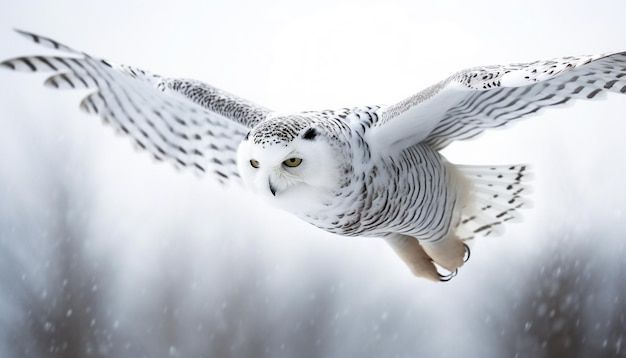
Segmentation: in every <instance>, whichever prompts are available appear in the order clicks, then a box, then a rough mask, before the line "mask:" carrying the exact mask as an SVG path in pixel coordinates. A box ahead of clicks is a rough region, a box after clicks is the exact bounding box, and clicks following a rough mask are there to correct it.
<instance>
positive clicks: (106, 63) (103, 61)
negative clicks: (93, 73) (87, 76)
mask: <svg viewBox="0 0 626 358" xmlns="http://www.w3.org/2000/svg"><path fill="white" fill-rule="evenodd" d="M100 62H102V64H103V65H105V66H108V67H111V68H113V66H111V64H110V63H108V62H106V61H105V60H100Z"/></svg>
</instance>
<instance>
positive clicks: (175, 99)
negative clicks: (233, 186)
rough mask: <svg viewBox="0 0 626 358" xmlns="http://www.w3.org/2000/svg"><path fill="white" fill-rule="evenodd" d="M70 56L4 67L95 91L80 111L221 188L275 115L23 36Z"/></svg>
mask: <svg viewBox="0 0 626 358" xmlns="http://www.w3.org/2000/svg"><path fill="white" fill-rule="evenodd" d="M18 32H19V33H20V34H22V35H24V36H25V37H27V38H29V39H30V40H32V41H34V42H36V43H38V44H41V45H43V46H45V47H49V48H53V49H56V50H59V51H61V52H63V53H64V54H63V56H28V57H19V58H14V59H10V60H6V61H4V62H2V63H0V65H1V66H4V67H6V68H9V69H11V70H16V71H26V72H52V75H51V76H50V77H49V78H48V79H47V80H46V82H45V85H46V86H48V87H52V88H56V89H91V90H93V92H91V93H90V94H89V95H87V96H86V97H85V98H84V99H83V100H82V102H81V104H80V108H81V109H83V110H85V111H87V112H88V113H93V114H98V115H100V116H101V117H102V118H103V119H104V120H105V122H108V123H110V124H112V125H113V126H114V127H116V128H117V129H119V130H120V131H122V132H123V133H125V134H128V135H129V136H131V137H132V138H134V140H135V142H136V143H137V145H138V146H139V147H141V148H143V149H146V150H148V151H149V152H150V153H152V154H153V155H154V157H155V158H157V159H159V160H168V161H170V162H172V163H174V164H176V165H177V166H182V167H190V168H195V169H196V170H198V171H200V172H210V173H212V174H214V175H216V176H217V178H218V180H220V181H221V182H223V181H225V180H227V179H230V178H233V177H235V178H238V177H239V174H238V172H237V165H236V151H237V146H238V145H239V142H241V140H242V139H243V138H244V137H245V135H246V134H247V133H248V131H249V128H251V127H253V126H254V125H255V124H256V123H258V122H259V121H261V120H263V119H264V118H265V117H266V116H267V115H268V114H269V112H270V111H269V110H268V109H265V108H263V107H260V106H257V105H254V104H252V103H250V102H248V101H246V100H243V99H241V98H238V97H236V96H233V95H231V94H229V93H226V92H224V91H221V90H219V89H217V88H214V87H211V86H209V85H206V84H203V83H201V82H198V81H193V80H180V79H168V78H162V77H161V76H158V75H155V74H151V73H148V72H146V71H143V70H140V69H137V68H133V67H129V66H124V65H115V64H113V63H111V62H109V61H106V60H103V59H98V58H94V57H91V56H89V55H87V54H85V53H81V52H78V51H76V50H73V49H71V48H69V47H67V46H65V45H62V44H60V43H58V42H56V41H54V40H51V39H49V38H46V37H43V36H38V35H35V34H32V33H28V32H23V31H18Z"/></svg>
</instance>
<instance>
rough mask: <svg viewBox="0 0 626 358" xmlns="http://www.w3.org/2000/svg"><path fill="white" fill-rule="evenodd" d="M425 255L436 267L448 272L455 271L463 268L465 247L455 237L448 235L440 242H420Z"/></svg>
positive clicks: (465, 253) (465, 254)
mask: <svg viewBox="0 0 626 358" xmlns="http://www.w3.org/2000/svg"><path fill="white" fill-rule="evenodd" d="M421 244H422V247H423V248H424V251H425V253H426V254H427V255H428V256H430V257H431V258H432V259H433V261H435V263H437V265H439V266H441V267H443V268H445V269H446V270H448V271H455V270H456V269H458V268H459V267H461V266H463V263H464V262H465V257H466V256H467V253H468V252H467V249H466V245H465V244H463V241H461V240H460V239H459V238H458V237H457V236H456V235H454V234H452V235H448V236H447V237H445V238H444V239H442V240H439V241H435V242H422V243H421Z"/></svg>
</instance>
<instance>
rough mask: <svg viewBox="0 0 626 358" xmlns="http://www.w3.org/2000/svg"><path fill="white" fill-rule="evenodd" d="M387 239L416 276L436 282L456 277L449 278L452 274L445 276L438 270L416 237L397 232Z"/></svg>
mask: <svg viewBox="0 0 626 358" xmlns="http://www.w3.org/2000/svg"><path fill="white" fill-rule="evenodd" d="M386 240H387V243H388V244H389V246H391V248H393V251H395V253H396V254H397V255H398V256H399V257H400V258H401V259H402V261H404V263H405V264H406V265H407V266H408V267H409V269H410V270H411V273H413V275H415V276H416V277H422V278H425V279H428V280H430V281H434V282H440V281H448V280H449V279H450V278H452V277H454V276H452V277H449V278H447V277H448V276H450V275H447V276H444V275H441V274H440V273H439V272H437V268H436V267H435V265H434V264H433V262H432V259H431V258H430V257H429V256H428V255H427V254H426V252H424V249H423V248H422V245H420V243H419V241H417V239H416V238H414V237H411V236H405V235H399V234H397V235H393V236H389V237H387V238H386ZM444 278H446V279H444Z"/></svg>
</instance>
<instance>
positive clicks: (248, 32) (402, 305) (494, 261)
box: [0, 0, 626, 358]
mask: <svg viewBox="0 0 626 358" xmlns="http://www.w3.org/2000/svg"><path fill="white" fill-rule="evenodd" d="M624 14H626V2H624V1H621V0H614V1H608V0H607V1H595V2H593V3H591V2H588V1H582V0H580V1H579V0H575V1H571V0H570V1H551V2H549V3H548V2H543V1H538V0H533V1H525V2H521V1H511V2H508V3H507V2H488V1H473V2H464V1H438V2H434V1H433V2H428V3H426V2H421V1H420V2H418V1H385V2H382V1H381V2H372V1H342V2H335V1H326V0H321V1H314V2H313V1H311V2H308V3H295V2H291V1H275V2H272V3H262V2H256V1H228V2H227V1H221V2H217V1H210V2H207V1H200V0H198V1H180V2H177V3H176V4H174V3H172V2H169V1H135V2H125V1H119V0H115V1H107V2H78V1H67V0H57V1H54V2H51V1H30V0H29V1H21V2H9V1H8V0H3V3H2V11H1V12H0V58H2V59H5V58H9V57H15V56H20V55H25V54H39V53H49V51H47V50H46V49H42V48H39V47H36V46H35V45H34V44H31V43H29V42H28V41H26V40H24V39H22V38H21V37H19V36H17V35H16V34H14V33H13V32H12V31H11V28H13V27H16V28H22V29H25V30H29V31H33V32H36V33H40V34H42V35H47V36H50V37H52V38H54V39H57V40H59V41H61V42H63V43H66V44H68V45H69V46H71V47H74V48H77V49H80V50H83V51H85V52H88V53H90V54H93V55H95V56H101V57H104V58H108V59H111V60H113V61H115V62H118V63H125V64H129V65H135V66H138V67H141V68H145V69H147V70H150V71H153V72H156V73H159V74H162V75H164V76H176V77H190V78H196V79H199V80H203V81H205V82H207V83H210V84H212V85H215V86H217V87H220V88H222V89H225V90H227V91H230V92H233V93H236V94H238V95H240V96H242V97H245V98H248V99H250V100H253V101H255V102H257V103H260V104H263V105H265V106H267V107H269V108H272V109H276V110H281V111H299V110H315V109H325V108H339V107H346V106H358V105H368V104H392V103H394V102H396V101H399V100H401V99H403V98H405V97H407V96H409V95H411V94H413V93H415V92H417V91H419V90H420V89H422V88H424V87H426V86H428V85H430V84H432V83H434V82H436V81H439V80H441V79H443V78H445V77H447V76H448V75H450V74H451V73H453V72H455V71H457V70H460V69H463V68H466V67H471V66H477V65H488V64H506V63H511V62H521V61H532V60H537V59H548V58H552V57H558V56H566V55H578V54H587V53H603V52H610V51H620V50H621V51H623V50H626V30H625V29H624ZM44 78H45V75H44V76H33V75H24V74H20V73H12V72H9V71H0V357H69V358H72V357H294V356H297V357H320V356H327V357H349V356H361V357H415V356H426V357H458V356H466V357H553V356H567V357H589V356H594V357H600V356H606V357H619V356H622V357H624V356H626V318H625V316H626V260H625V255H626V237H625V236H626V235H625V233H626V222H625V213H624V211H625V210H626V187H625V185H624V183H625V182H626V160H625V157H624V153H625V150H626V141H625V140H624V132H625V129H626V122H625V120H626V118H625V117H626V96H621V97H620V96H618V95H609V96H608V97H607V99H606V100H603V101H595V102H586V101H579V102H576V103H575V104H573V105H571V106H569V107H567V108H563V109H557V110H547V111H544V112H542V115H541V116H538V117H533V118H532V119H529V120H526V121H521V122H519V123H518V124H516V125H514V126H512V127H509V128H508V129H506V130H492V131H489V132H487V133H486V134H485V135H482V136H480V137H479V138H478V139H476V140H472V141H467V142H458V143H454V144H453V145H451V146H450V147H449V148H446V149H445V151H444V154H445V155H446V157H447V158H448V159H449V160H450V161H452V162H455V163H464V164H509V163H532V165H533V167H534V172H535V180H534V183H533V187H534V193H533V195H532V201H533V202H534V206H533V208H532V209H530V210H525V211H523V215H524V221H523V222H522V223H520V224H513V225H509V226H507V231H506V234H505V235H504V236H502V237H498V238H485V239H480V240H476V241H475V242H474V243H473V244H472V245H473V246H472V258H471V260H470V261H469V263H468V264H467V265H466V266H464V267H463V268H462V269H461V270H460V272H459V275H458V276H457V277H456V278H455V279H453V280H452V281H451V282H448V283H446V284H433V283H429V282H426V281H424V280H419V279H415V278H414V277H412V275H411V274H410V272H409V271H408V269H407V268H406V267H405V265H404V263H403V262H401V261H400V260H399V259H397V258H396V256H395V254H394V253H393V252H392V250H391V249H390V248H389V247H387V245H386V244H385V243H384V242H383V241H382V240H376V239H366V238H344V237H339V236H335V235H332V234H328V233H325V232H323V231H321V230H318V229H316V228H314V227H312V226H310V225H308V224H306V223H304V222H301V221H299V220H298V219H296V218H295V217H292V216H290V215H288V214H286V213H283V212H280V211H277V210H275V209H273V208H269V207H266V206H265V205H263V204H262V203H260V202H257V200H256V199H255V198H254V197H252V196H251V195H249V194H247V193H246V192H245V191H244V190H242V189H241V188H238V187H236V186H231V187H224V186H221V185H219V184H217V183H215V182H214V181H212V180H211V179H210V178H198V177H196V176H194V175H193V173H188V172H177V171H176V170H175V169H174V168H173V167H172V166H170V165H166V164H161V163H155V162H154V161H153V160H152V159H151V157H150V156H149V155H148V154H146V153H138V152H136V151H135V150H134V149H133V146H132V145H131V141H130V140H128V139H126V138H123V137H121V136H118V135H116V134H115V133H114V131H113V130H111V128H105V127H104V126H102V124H101V123H100V122H101V121H100V120H99V119H98V118H97V117H91V116H87V115H85V114H83V113H81V112H80V111H79V110H78V103H79V99H80V98H81V96H82V95H83V93H80V92H55V91H52V90H49V89H46V88H44V87H43V86H42V85H41V84H42V82H43V80H44Z"/></svg>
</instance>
